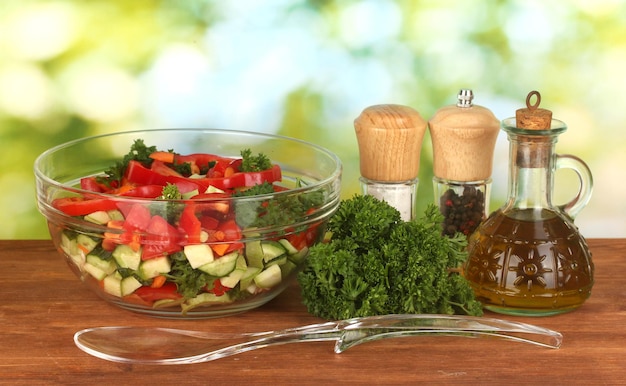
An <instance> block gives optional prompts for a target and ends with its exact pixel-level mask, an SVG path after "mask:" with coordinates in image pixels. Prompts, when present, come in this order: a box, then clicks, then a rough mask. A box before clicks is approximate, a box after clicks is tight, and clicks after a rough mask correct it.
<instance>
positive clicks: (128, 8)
mask: <svg viewBox="0 0 626 386" xmlns="http://www.w3.org/2000/svg"><path fill="white" fill-rule="evenodd" d="M0 49H1V50H2V51H1V52H2V55H1V56H0V154H2V156H1V157H0V170H2V172H0V183H1V186H2V187H3V193H2V194H0V223H2V224H3V226H2V228H0V238H22V239H27V238H47V237H48V234H47V229H46V226H45V222H44V220H43V218H42V217H41V215H39V213H38V212H37V209H36V206H35V199H34V178H33V174H32V165H33V161H34V159H35V157H36V156H37V155H38V154H40V153H41V152H42V151H44V150H45V149H47V148H50V147H52V146H54V145H57V144H60V143H63V142H66V141H68V140H71V139H74V138H80V137H84V136H88V135H94V134H100V133H108V132H114V131H124V130H131V129H138V128H144V127H157V126H171V127H183V126H187V127H190V126H197V127H202V126H203V127H220V128H227V129H247V130H263V131H274V132H278V133H280V134H284V135H288V136H292V137H296V138H301V139H304V140H307V141H311V142H315V143H318V144H320V145H322V146H325V147H327V148H329V149H330V150H332V151H334V152H336V153H337V154H338V155H339V156H340V157H341V159H342V161H343V163H344V184H343V186H344V188H343V194H344V196H345V197H347V196H351V195H352V194H354V193H356V192H358V191H359V186H358V176H359V165H358V162H359V155H358V149H357V146H356V138H355V136H354V129H353V126H352V123H353V120H354V119H355V118H356V117H357V116H358V115H359V113H360V112H361V111H362V110H363V109H364V108H365V107H367V106H368V105H372V104H379V103H399V104H405V105H409V106H412V107H414V108H416V109H417V110H418V111H419V112H420V113H421V114H422V116H423V117H424V118H425V119H428V118H430V117H431V116H432V115H433V114H434V113H435V112H436V111H437V109H438V108H440V107H442V106H445V105H448V104H452V103H454V102H455V98H456V93H457V92H458V90H459V89H460V88H471V89H473V90H474V93H475V95H476V100H475V103H477V104H480V105H483V106H486V107H489V108H491V109H492V110H493V111H494V113H495V114H496V116H498V118H500V119H502V118H505V117H508V116H512V115H513V114H514V110H515V109H516V108H519V107H522V104H523V101H524V100H525V97H526V94H527V93H528V92H529V91H530V90H533V89H537V90H540V91H541V93H542V100H543V101H544V104H546V105H547V108H550V109H551V110H553V111H554V114H555V117H557V118H559V119H562V120H564V121H565V122H567V123H568V125H569V127H570V128H569V131H568V133H567V134H566V135H564V136H563V138H561V139H560V142H559V146H560V147H561V148H563V149H565V152H567V153H573V154H577V155H579V156H580V157H582V158H583V159H585V160H587V161H588V163H589V164H590V165H591V166H592V170H593V171H594V173H596V172H597V173H596V174H595V177H596V189H595V193H594V201H593V203H592V204H590V207H589V208H588V209H586V210H585V213H586V214H585V217H584V218H581V223H579V226H581V227H583V228H586V229H589V230H592V229H593V230H595V231H596V232H600V231H601V232H604V234H607V235H613V234H615V235H620V236H623V235H626V228H625V227H626V223H625V222H624V221H623V219H622V216H621V215H620V214H619V213H624V210H626V208H624V204H621V205H622V207H620V208H617V209H616V208H615V207H614V206H610V205H609V204H608V203H609V202H611V201H612V200H611V199H612V197H613V195H616V196H617V195H620V196H623V193H626V187H625V186H624V183H623V182H621V183H618V184H616V183H615V180H616V179H617V178H616V173H622V174H621V175H623V172H622V171H621V168H620V165H621V163H622V162H623V161H626V160H625V159H624V156H623V155H622V153H623V151H622V149H623V148H624V145H625V142H626V135H625V134H624V133H623V130H622V128H621V125H622V124H623V122H625V121H626V110H625V109H623V108H621V106H620V105H619V104H621V101H622V100H623V97H622V93H623V90H624V89H626V87H625V86H626V79H625V77H624V76H623V67H624V64H626V4H625V3H624V2H622V1H617V0H598V1H592V0H576V1H568V2H542V1H539V0H531V1H522V0H488V1H453V0H445V1H437V0H418V1H415V0H367V1H336V0H334V1H333V0H308V1H304V0H303V1H287V0H270V1H263V2H256V1H254V0H247V1H239V0H238V1H217V0H207V1H191V0H165V1H157V0H136V1H127V0H90V1H79V0H48V1H37V0H9V1H3V2H2V3H1V4H0ZM174 53H177V54H178V56H176V55H174ZM176 58H178V59H177V60H178V61H176V60H173V59H176ZM172 63H173V64H172ZM181 63H182V64H183V67H182V68H179V67H176V66H177V65H179V66H180V64H181ZM185 64H189V66H184V65H185ZM192 64H193V65H192ZM194 66H195V67H194ZM168 71H169V72H168ZM164 74H166V75H164ZM255 74H256V75H255ZM194 76H195V77H194ZM111 95H112V97H111ZM598 133H600V134H601V135H599V134H598ZM506 146H507V145H506V140H505V139H503V138H500V140H499V144H498V147H499V150H497V151H496V158H495V159H494V165H495V167H494V174H495V173H497V175H494V195H493V198H492V200H493V202H492V206H497V205H498V204H499V203H501V202H502V200H503V199H504V193H505V191H506V175H504V174H503V173H506V165H505V164H506V163H507V158H506V152H507V149H506ZM431 168H432V154H431V148H430V138H429V136H428V134H427V135H426V137H425V138H424V142H423V150H422V158H421V168H420V176H419V177H420V189H419V194H418V197H419V207H420V208H422V207H424V205H425V204H426V203H428V202H432V201H433V197H432V187H431V178H432V171H431ZM570 190H571V189H569V188H568V189H565V192H563V193H561V192H557V195H556V196H557V197H559V198H560V199H563V197H565V198H567V197H569V196H571V194H570ZM587 213H588V214H587ZM580 224H583V225H580ZM597 224H604V225H606V227H605V228H604V230H597V229H598V228H597V227H594V225H597ZM611 227H612V228H611ZM610 229H613V230H614V231H613V232H612V233H611V232H610V231H609V230H610ZM583 233H584V232H583Z"/></svg>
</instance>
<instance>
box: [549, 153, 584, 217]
mask: <svg viewBox="0 0 626 386" xmlns="http://www.w3.org/2000/svg"><path fill="white" fill-rule="evenodd" d="M556 169H571V170H573V171H574V172H576V174H577V175H578V180H579V182H580V188H579V189H578V193H577V194H576V196H575V197H574V198H573V199H572V200H571V201H569V202H567V203H565V204H563V205H559V206H558V207H559V209H561V210H562V211H563V212H565V213H566V214H567V215H568V216H569V217H570V218H572V219H574V218H575V217H576V216H577V215H578V213H580V211H581V210H582V209H583V208H584V207H585V206H587V203H589V200H590V199H591V191H592V189H593V177H592V175H591V170H590V169H589V166H587V164H586V163H585V161H583V160H582V159H580V158H578V157H576V156H574V155H571V154H557V155H556Z"/></svg>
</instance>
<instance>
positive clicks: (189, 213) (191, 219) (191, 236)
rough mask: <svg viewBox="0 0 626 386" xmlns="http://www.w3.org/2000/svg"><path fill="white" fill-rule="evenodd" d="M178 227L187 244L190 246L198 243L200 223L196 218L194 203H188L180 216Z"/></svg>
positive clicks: (200, 230) (200, 229)
mask: <svg viewBox="0 0 626 386" xmlns="http://www.w3.org/2000/svg"><path fill="white" fill-rule="evenodd" d="M178 225H179V226H180V228H181V229H182V231H183V233H184V236H185V237H186V239H187V242H188V243H190V244H193V243H199V242H200V241H201V240H200V235H201V232H202V223H201V222H200V220H199V219H198V217H196V206H195V204H194V203H188V204H187V206H185V209H183V212H182V213H181V215H180V220H179V222H178Z"/></svg>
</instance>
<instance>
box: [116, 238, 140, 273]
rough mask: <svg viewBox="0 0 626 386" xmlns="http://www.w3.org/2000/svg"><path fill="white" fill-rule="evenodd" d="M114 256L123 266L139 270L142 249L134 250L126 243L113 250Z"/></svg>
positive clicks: (118, 263)
mask: <svg viewBox="0 0 626 386" xmlns="http://www.w3.org/2000/svg"><path fill="white" fill-rule="evenodd" d="M112 255H113V258H114V259H115V262H116V263H117V265H119V266H120V267H122V268H129V269H132V270H137V269H138V268H139V264H140V263H141V249H139V250H137V251H134V250H133V249H132V248H131V247H130V246H128V245H126V244H120V245H118V246H117V247H115V249H114V250H113V253H112Z"/></svg>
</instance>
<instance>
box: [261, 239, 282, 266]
mask: <svg viewBox="0 0 626 386" xmlns="http://www.w3.org/2000/svg"><path fill="white" fill-rule="evenodd" d="M261 249H262V250H263V261H265V262H266V263H268V262H270V261H272V260H274V259H276V258H278V257H281V256H283V255H285V254H286V253H287V250H286V249H285V247H283V246H282V244H281V243H279V242H277V241H263V242H261Z"/></svg>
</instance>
